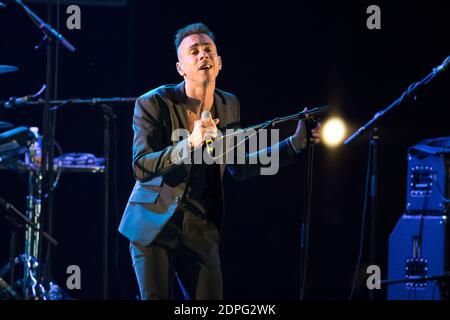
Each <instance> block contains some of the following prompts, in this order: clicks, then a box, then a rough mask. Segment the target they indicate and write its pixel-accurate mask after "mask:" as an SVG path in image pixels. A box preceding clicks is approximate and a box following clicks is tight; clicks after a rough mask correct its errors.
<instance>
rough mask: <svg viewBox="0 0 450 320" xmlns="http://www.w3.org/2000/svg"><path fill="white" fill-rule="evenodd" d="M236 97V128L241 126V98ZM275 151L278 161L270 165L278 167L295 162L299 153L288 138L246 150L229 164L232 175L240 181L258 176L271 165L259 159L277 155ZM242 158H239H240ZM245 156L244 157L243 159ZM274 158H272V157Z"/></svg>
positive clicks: (228, 168)
mask: <svg viewBox="0 0 450 320" xmlns="http://www.w3.org/2000/svg"><path fill="white" fill-rule="evenodd" d="M235 99H236V106H237V107H236V108H237V112H236V120H235V122H234V123H237V124H238V126H236V129H239V128H240V104H239V100H238V99H237V98H236V97H235ZM275 153H277V154H278V162H277V163H276V164H274V163H271V164H270V165H275V166H278V167H282V166H285V165H287V164H290V163H292V162H294V161H295V160H296V159H297V158H298V156H299V155H298V154H297V153H296V152H295V151H294V150H293V149H292V147H291V145H290V144H289V142H288V139H284V140H282V141H280V142H278V143H275V144H273V145H271V146H268V147H267V148H264V149H261V150H258V151H255V152H252V153H248V152H247V150H245V153H244V154H243V155H239V154H238V155H236V158H235V159H234V160H235V161H234V162H233V164H228V165H227V170H228V172H229V173H230V174H231V176H232V177H233V178H234V179H235V180H238V181H241V180H245V179H248V178H251V177H254V176H258V175H260V174H261V173H262V171H261V170H262V169H263V168H267V167H269V166H270V165H268V164H266V165H264V164H262V163H261V161H259V159H261V157H265V158H268V157H269V158H271V157H272V155H274V156H276V155H275ZM239 157H240V158H241V159H239V160H238V158H239ZM242 158H243V159H242ZM271 159H272V158H271ZM278 167H277V168H275V169H276V172H277V171H278ZM274 174H275V173H274Z"/></svg>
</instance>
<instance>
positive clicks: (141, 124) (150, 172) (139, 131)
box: [133, 95, 191, 182]
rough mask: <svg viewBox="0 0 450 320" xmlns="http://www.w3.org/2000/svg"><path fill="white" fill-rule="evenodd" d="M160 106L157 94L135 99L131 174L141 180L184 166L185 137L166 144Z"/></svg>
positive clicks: (187, 147)
mask: <svg viewBox="0 0 450 320" xmlns="http://www.w3.org/2000/svg"><path fill="white" fill-rule="evenodd" d="M161 108H164V102H163V101H162V98H161V97H159V96H157V95H144V96H142V97H140V98H138V99H137V100H136V104H135V108H134V115H133V131H134V138H133V173H134V177H135V178H136V179H137V180H139V181H140V182H145V181H148V180H150V179H152V178H154V177H156V176H164V175H166V174H168V173H169V172H171V171H172V170H174V169H175V168H176V167H178V166H180V165H183V163H184V160H185V159H186V158H188V157H189V156H190V151H191V150H190V147H189V145H188V140H187V139H183V140H181V141H178V142H176V143H175V144H172V145H169V146H168V145H167V141H168V139H169V140H170V139H171V137H166V135H167V134H168V133H167V130H166V128H165V127H164V126H165V125H164V120H163V117H162V111H163V110H161Z"/></svg>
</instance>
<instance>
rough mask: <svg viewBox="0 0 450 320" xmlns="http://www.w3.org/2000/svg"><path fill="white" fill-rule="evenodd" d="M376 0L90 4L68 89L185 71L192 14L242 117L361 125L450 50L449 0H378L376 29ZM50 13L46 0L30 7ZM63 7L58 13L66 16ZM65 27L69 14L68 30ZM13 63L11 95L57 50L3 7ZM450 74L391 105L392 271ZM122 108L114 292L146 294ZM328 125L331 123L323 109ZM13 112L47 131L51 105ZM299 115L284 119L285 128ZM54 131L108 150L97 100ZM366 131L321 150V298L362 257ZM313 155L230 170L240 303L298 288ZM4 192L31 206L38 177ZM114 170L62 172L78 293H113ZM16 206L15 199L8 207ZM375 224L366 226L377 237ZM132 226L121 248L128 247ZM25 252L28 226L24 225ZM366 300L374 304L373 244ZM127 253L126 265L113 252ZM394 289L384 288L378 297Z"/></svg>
mask: <svg viewBox="0 0 450 320" xmlns="http://www.w3.org/2000/svg"><path fill="white" fill-rule="evenodd" d="M371 4H373V3H372V2H368V1H367V2H365V1H360V2H359V3H356V2H342V1H341V2H335V1H334V2H333V1H295V2H288V1H267V2H265V3H261V2H257V1H254V2H253V1H252V2H245V1H239V2H238V1H236V2H235V1H227V2H188V1H137V0H130V1H128V4H127V5H126V6H125V7H101V6H87V5H81V6H80V8H81V30H68V29H67V28H66V18H67V16H68V15H67V14H66V13H65V12H66V11H65V10H66V7H67V5H65V4H64V5H61V8H60V17H59V24H60V31H61V32H62V33H63V34H64V36H65V37H66V38H67V39H68V40H69V41H71V42H72V43H73V44H74V45H75V46H76V47H77V49H78V50H77V51H76V52H75V53H69V52H67V51H66V50H64V48H62V47H61V48H60V50H59V52H60V54H59V81H58V92H57V94H58V97H59V98H61V99H62V98H75V97H78V98H92V97H105V98H106V97H133V96H139V95H141V94H143V93H145V92H147V91H148V90H150V89H153V88H155V87H157V86H160V85H162V84H166V83H178V82H180V81H181V80H182V79H181V78H180V77H179V75H178V73H177V72H176V69H175V63H176V53H175V50H174V47H173V35H174V33H175V32H176V30H177V29H178V28H180V27H183V26H185V25H186V24H189V23H193V22H203V23H205V24H207V25H208V26H209V27H210V28H211V29H212V30H213V32H214V33H215V34H216V36H217V41H216V42H217V46H218V50H219V54H220V55H221V56H222V59H223V69H222V72H221V74H220V76H219V78H218V82H217V86H218V87H219V88H221V89H224V90H227V91H230V92H233V93H235V94H236V95H237V96H238V97H239V98H240V101H241V117H242V122H243V125H244V126H250V125H253V124H257V123H260V122H262V121H265V120H268V119H271V118H274V117H276V116H284V115H289V114H292V113H295V112H298V111H300V110H302V109H303V108H304V107H305V106H321V105H326V104H330V105H332V106H333V107H334V108H333V110H332V112H331V113H330V115H338V116H341V117H343V118H344V119H345V121H346V122H347V125H348V126H349V132H353V131H354V130H356V129H357V128H359V126H361V125H362V124H363V123H365V122H366V121H368V120H369V119H370V118H371V117H372V116H373V114H374V113H375V112H376V111H378V110H380V109H382V108H385V107H387V106H388V105H389V104H390V103H391V102H392V101H394V100H395V99H397V97H399V96H400V94H401V93H402V92H403V91H404V90H405V89H406V88H407V87H408V86H409V84H411V83H412V82H414V81H418V80H420V79H422V78H423V77H424V76H425V75H427V74H428V73H429V72H430V71H431V70H432V68H434V67H436V66H437V65H439V64H440V63H442V61H443V60H444V58H445V57H447V56H448V55H449V54H450V44H449V41H448V33H449V30H450V20H449V19H448V10H449V7H448V1H426V2H423V1H422V2H418V3H412V2H410V1H395V2H392V1H391V2H380V1H379V2H377V3H376V4H377V5H379V6H380V8H381V26H382V28H381V30H369V29H367V27H366V19H367V18H368V16H369V15H368V14H367V13H366V9H367V7H368V6H369V5H371ZM29 6H30V8H31V9H32V10H34V11H35V12H36V13H37V14H38V15H40V16H41V17H43V18H45V17H46V12H47V7H46V5H45V4H42V3H32V4H30V5H29ZM55 16H56V14H55ZM54 26H55V27H56V24H55V25H54ZM0 34H1V37H0V39H1V40H0V45H1V47H0V64H2V65H16V66H18V67H19V68H20V70H19V71H18V72H15V73H10V74H0V100H2V99H7V98H8V97H11V96H24V95H26V94H30V93H32V92H36V91H37V90H38V89H39V88H40V87H41V85H42V84H43V83H44V82H45V67H46V66H45V47H42V48H41V49H40V50H38V51H36V50H35V49H34V48H33V47H34V45H36V44H37V43H38V42H39V41H40V38H41V34H40V32H39V30H37V28H36V27H35V26H34V25H33V24H32V22H31V21H30V20H29V19H28V17H27V16H26V15H25V14H24V13H23V12H22V11H21V10H19V8H18V7H17V6H15V5H13V4H9V5H8V6H7V7H6V8H2V9H0ZM448 93H449V73H448V72H447V73H446V74H443V75H442V76H440V77H439V78H437V79H435V81H434V82H433V83H431V84H430V86H429V87H428V89H427V90H426V91H424V92H422V93H420V95H419V96H418V99H417V101H416V102H415V103H408V104H405V105H403V106H401V107H399V108H397V109H396V110H395V111H394V112H392V113H391V114H389V115H388V116H387V117H386V118H385V119H384V120H383V121H382V122H381V123H380V125H379V129H380V157H379V169H380V181H379V182H380V184H379V195H380V199H379V212H378V216H377V226H376V227H377V264H378V265H379V266H380V267H381V271H382V274H383V277H386V275H387V253H388V248H387V241H388V238H389V235H390V233H391V231H392V229H393V227H394V226H395V224H396V222H397V220H398V219H399V217H400V216H401V214H402V213H403V212H404V209H405V186H406V164H407V158H406V156H407V150H408V148H409V147H410V146H412V145H414V144H416V143H418V142H419V141H421V140H423V139H426V138H434V137H441V136H448V135H449V134H450V130H449V127H450V126H449V120H448V119H449V116H448V115H449V113H448V108H449V105H450V98H449V94H448ZM113 109H114V112H115V113H116V114H117V132H116V133H117V134H116V136H117V159H116V161H115V163H116V168H117V183H116V185H115V187H116V188H117V195H118V197H117V205H115V204H114V205H113V206H112V210H111V226H110V230H111V240H110V253H111V255H110V271H111V277H110V292H109V296H110V297H111V298H115V299H135V298H136V295H137V286H136V281H135V277H134V273H133V270H132V268H131V262H130V258H129V253H128V242H127V241H126V239H125V238H123V237H122V236H120V235H119V234H118V233H117V232H116V229H117V225H118V221H119V219H120V217H121V214H122V211H123V209H124V207H125V205H126V201H127V199H128V196H129V193H130V192H131V189H132V187H133V183H134V180H133V176H132V168H131V147H132V128H131V120H132V119H131V118H132V114H133V105H132V104H128V105H127V104H119V105H115V106H114V107H113ZM324 120H325V119H324ZM0 121H7V122H11V123H13V124H14V125H15V126H19V125H24V126H38V127H40V128H42V108H40V107H29V108H25V107H24V108H20V109H18V110H13V111H11V110H7V111H5V110H1V111H0ZM294 129H295V124H292V125H285V126H283V127H282V137H286V136H287V135H288V134H291V132H293V130H294ZM56 140H57V142H58V143H59V144H60V145H61V146H62V148H63V151H64V152H65V153H69V152H83V153H92V154H95V155H97V156H101V155H102V141H103V117H102V113H101V111H100V110H99V109H96V108H93V107H90V106H68V107H66V108H63V109H61V110H60V111H58V114H57V121H56ZM367 150H368V139H367V137H364V138H362V139H360V140H358V141H357V142H355V143H354V144H352V145H351V146H348V147H345V148H344V147H341V148H337V149H329V148H327V147H325V146H320V147H319V148H318V149H317V154H316V157H315V161H316V162H315V172H314V190H313V192H314V193H313V204H312V221H311V239H310V240H311V241H310V243H311V248H310V256H309V262H310V265H309V273H308V281H307V284H308V285H307V291H306V298H307V299H346V298H347V296H348V294H349V291H350V287H351V282H352V276H353V273H354V265H355V262H356V258H357V253H358V245H359V234H360V223H361V210H362V205H363V191H364V178H365V170H366V167H367ZM303 179H304V161H303V160H300V161H298V162H297V163H295V164H293V165H291V166H289V167H285V168H281V169H280V171H279V173H278V174H277V175H275V176H261V177H256V178H253V179H250V180H247V181H243V182H236V181H234V180H233V179H232V178H231V177H229V176H227V177H226V178H225V181H224V184H225V198H226V200H225V201H226V217H225V225H224V229H223V236H222V251H221V254H222V263H223V274H224V290H225V292H224V294H225V298H226V299H298V297H299V252H300V251H299V238H300V234H299V231H300V217H301V213H302V212H301V211H302V208H303V192H304V188H303V186H304V182H303ZM0 182H1V183H0V195H1V196H2V197H4V198H5V199H7V200H8V201H9V202H11V203H13V204H14V205H15V206H16V207H18V208H19V209H21V210H23V211H24V209H25V196H26V183H25V180H24V179H23V177H20V176H19V175H18V174H16V173H15V172H12V171H7V170H1V171H0ZM102 192H103V184H102V177H101V175H89V174H82V173H66V174H63V175H62V177H61V180H60V182H59V185H58V187H57V189H56V191H55V209H54V221H53V235H54V236H55V238H56V239H57V240H58V241H59V242H60V245H59V246H58V247H57V248H55V249H54V250H53V251H52V265H51V266H52V275H53V278H54V281H55V282H56V283H57V284H59V285H60V286H61V287H63V288H65V287H66V279H67V276H68V275H67V274H66V268H67V266H69V265H72V264H75V265H79V266H80V267H81V270H82V289H81V290H72V291H69V294H70V295H71V296H73V297H74V298H77V299H98V298H101V250H102V247H101V245H102V244H101V239H102V238H101V234H102V224H103V220H102V216H103V212H102V210H103V199H102V195H103V193H102ZM0 210H1V212H2V213H3V212H4V211H3V209H0ZM2 216H3V215H1V216H0V264H1V265H3V264H4V263H6V262H7V259H8V248H9V231H10V226H9V225H8V224H7V223H6V221H5V219H3V217H2ZM367 235H368V234H367ZM117 237H119V241H118V246H116V245H115V243H116V238H117ZM19 238H20V240H19V243H18V245H19V248H18V251H19V252H23V236H22V233H19ZM364 253H365V255H364V259H363V264H362V268H361V271H360V275H361V277H360V282H359V287H360V288H361V289H358V290H357V291H356V292H355V298H357V299H366V298H367V296H368V294H367V290H366V289H362V288H363V287H365V285H364V283H365V278H364V277H363V276H364V273H365V267H366V266H367V264H365V262H364V261H365V260H366V258H367V253H368V251H367V250H365V251H364ZM115 254H117V255H118V263H117V264H116V263H115ZM384 297H385V290H381V293H380V295H379V298H380V299H383V298H384Z"/></svg>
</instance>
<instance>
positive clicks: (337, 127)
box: [321, 118, 346, 147]
mask: <svg viewBox="0 0 450 320" xmlns="http://www.w3.org/2000/svg"><path fill="white" fill-rule="evenodd" d="M345 132H346V127H345V123H344V121H343V120H342V119H340V118H331V119H329V120H328V121H326V122H325V123H324V124H323V129H322V134H321V138H322V141H323V143H324V144H325V145H326V146H328V147H337V146H338V145H340V144H341V143H342V140H344V136H345Z"/></svg>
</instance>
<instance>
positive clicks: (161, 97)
mask: <svg viewBox="0 0 450 320" xmlns="http://www.w3.org/2000/svg"><path fill="white" fill-rule="evenodd" d="M214 38H215V37H214V35H213V33H212V32H211V31H210V30H209V29H208V27H207V26H205V25H204V24H202V23H195V24H191V25H188V26H186V27H184V28H182V29H180V30H178V32H177V33H176V35H175V48H176V52H177V56H178V62H177V63H176V68H177V71H178V73H179V74H180V76H182V77H183V78H184V81H183V82H181V83H180V84H178V85H165V86H162V87H159V88H156V89H154V90H151V91H149V92H147V93H146V94H144V95H142V96H141V97H139V98H138V99H137V101H136V105H135V110H134V116H133V130H134V139H133V172H134V176H135V178H136V180H137V181H136V184H135V186H134V188H133V191H132V193H131V196H130V198H129V201H128V204H127V207H126V209H125V212H124V215H123V217H122V221H121V223H120V226H119V231H120V232H121V233H122V234H123V235H124V236H126V237H127V238H128V239H129V240H130V252H131V257H132V260H133V267H134V270H135V273H136V277H137V280H138V283H139V289H140V293H141V299H173V298H174V284H175V280H178V282H179V284H180V286H181V288H182V290H183V293H184V295H185V297H186V298H187V299H222V273H221V267H220V257H219V240H220V231H221V223H222V218H223V210H224V207H223V201H224V200H223V190H222V177H223V174H224V171H225V167H227V168H228V171H229V173H230V174H231V175H232V176H233V177H234V178H236V179H237V180H242V179H245V178H248V177H251V176H254V175H257V174H259V173H260V169H261V166H262V165H261V164H255V163H252V164H249V163H250V162H251V161H248V160H249V159H250V158H251V157H258V156H259V155H261V154H272V153H277V155H279V164H280V166H283V165H285V164H288V163H291V162H293V161H294V160H295V159H296V158H297V157H298V156H299V154H301V153H302V151H301V150H302V149H303V148H305V146H306V139H307V138H306V136H307V135H306V129H305V124H304V122H303V121H299V122H298V125H297V129H296V131H295V133H294V135H292V136H290V137H289V138H287V139H286V140H283V141H281V142H279V143H276V144H274V145H272V146H271V147H268V148H265V149H263V150H259V151H258V152H255V153H252V154H248V153H246V154H245V156H244V157H245V158H246V160H247V161H246V163H245V164H226V163H213V164H207V163H196V162H195V163H192V162H190V161H186V159H188V158H190V157H191V154H192V152H195V151H198V150H202V148H204V147H205V144H206V143H205V141H208V140H213V139H215V138H217V134H218V128H219V130H220V131H221V132H222V131H223V130H224V129H229V128H238V127H239V124H240V109H239V108H240V106H239V101H238V99H237V98H236V96H234V95H232V94H230V93H227V92H225V91H222V90H219V89H217V88H216V78H217V76H218V74H219V72H220V70H221V69H222V59H221V57H220V56H219V55H218V53H217V48H216V45H215V43H214ZM204 111H208V112H209V113H207V114H209V115H211V116H210V117H205V116H203V117H202V113H203V112H204ZM319 127H320V126H317V127H316V128H315V129H312V130H311V136H310V137H311V142H312V143H319V141H320V140H319ZM180 129H185V130H187V131H188V133H189V135H188V136H187V137H186V138H185V139H182V140H180V141H174V140H173V132H174V131H175V130H180ZM227 163H228V162H227Z"/></svg>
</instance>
